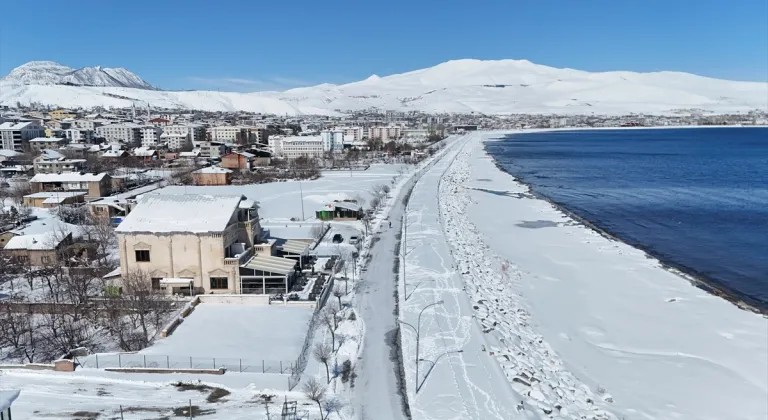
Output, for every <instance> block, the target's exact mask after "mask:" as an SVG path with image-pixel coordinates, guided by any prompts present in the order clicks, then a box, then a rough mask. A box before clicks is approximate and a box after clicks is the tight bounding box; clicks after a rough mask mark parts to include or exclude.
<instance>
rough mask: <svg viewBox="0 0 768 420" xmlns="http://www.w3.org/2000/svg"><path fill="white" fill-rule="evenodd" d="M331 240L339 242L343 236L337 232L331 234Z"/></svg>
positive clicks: (342, 240)
mask: <svg viewBox="0 0 768 420" xmlns="http://www.w3.org/2000/svg"><path fill="white" fill-rule="evenodd" d="M332 241H333V243H335V244H340V243H342V242H344V237H343V236H341V234H340V233H337V234H335V235H333V239H332Z"/></svg>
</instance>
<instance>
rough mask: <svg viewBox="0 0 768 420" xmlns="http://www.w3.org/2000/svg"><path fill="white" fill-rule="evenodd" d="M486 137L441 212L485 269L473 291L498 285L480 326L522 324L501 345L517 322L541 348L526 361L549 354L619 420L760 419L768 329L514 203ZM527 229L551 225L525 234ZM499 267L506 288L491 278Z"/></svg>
mask: <svg viewBox="0 0 768 420" xmlns="http://www.w3.org/2000/svg"><path fill="white" fill-rule="evenodd" d="M487 137H490V136H488V135H484V134H479V133H478V134H475V135H474V136H473V137H472V139H471V141H470V142H469V145H468V146H467V151H468V153H467V154H466V155H464V156H462V157H461V158H460V159H458V160H457V162H456V163H455V164H454V166H453V167H454V174H453V177H452V179H450V180H448V182H449V183H450V185H451V186H450V188H451V190H450V191H448V194H446V200H445V202H446V203H452V205H453V206H454V207H452V211H451V214H452V215H454V218H455V221H454V222H452V224H453V227H450V226H449V227H448V228H447V229H448V230H451V229H456V230H457V232H458V231H462V232H470V233H471V234H470V235H466V234H464V235H463V236H465V237H466V240H465V242H464V243H463V244H462V246H464V247H469V246H471V247H472V249H474V250H482V251H483V252H482V253H479V254H484V256H483V258H484V259H485V261H486V262H487V263H489V264H491V265H490V266H488V268H489V269H491V272H490V273H489V274H488V275H486V276H485V279H483V281H484V282H485V283H486V284H487V287H489V288H491V287H493V286H495V285H499V286H502V285H503V287H504V289H502V290H493V293H492V295H491V294H490V293H489V294H486V295H485V296H486V297H491V296H492V298H493V299H498V302H499V304H498V305H495V304H492V302H493V301H491V300H490V299H489V302H488V305H484V306H486V307H485V308H483V310H484V311H486V310H487V314H486V315H485V316H487V317H488V319H489V320H497V321H499V322H502V323H503V322H505V321H507V322H508V321H511V320H513V319H515V318H518V319H520V321H518V326H517V327H516V328H515V329H507V330H506V332H505V333H504V334H505V337H507V339H510V338H511V339H514V335H517V334H520V331H519V330H518V329H517V328H520V326H521V325H522V323H525V324H528V325H530V326H531V327H533V328H534V329H535V331H536V332H538V333H540V334H541V339H542V345H541V346H536V347H538V348H539V349H538V350H537V351H536V352H535V353H533V354H532V355H531V356H532V357H531V358H533V356H534V355H535V356H536V357H539V358H542V355H545V354H547V353H549V354H555V353H556V354H557V355H558V356H559V357H561V358H562V360H563V361H564V363H565V364H564V366H565V367H567V369H568V370H569V371H570V372H571V373H572V374H573V376H575V377H576V378H578V379H579V380H580V381H581V382H582V383H583V384H585V385H587V387H588V388H589V389H591V390H593V391H594V395H595V397H600V398H601V399H602V400H607V399H609V398H610V399H612V400H613V401H614V402H613V403H611V404H609V407H608V408H609V409H610V411H611V412H613V413H614V414H616V415H617V416H624V417H626V418H636V417H637V418H689V419H724V418H728V419H756V418H766V416H768V399H766V394H767V393H768V376H767V375H766V374H765V372H768V358H766V357H765V356H766V354H768V320H766V319H765V318H764V317H761V316H760V315H756V314H754V313H751V312H747V311H744V310H741V309H738V308H737V307H736V306H734V305H733V304H731V303H729V302H727V301H725V300H723V299H721V298H718V297H716V296H713V295H709V294H708V293H706V292H705V291H703V290H701V289H698V288H696V287H694V286H692V285H691V284H690V282H689V281H688V280H686V279H685V278H683V277H681V276H679V275H677V274H675V273H674V272H671V271H668V270H665V269H664V268H663V267H662V266H661V264H660V263H659V262H658V261H657V260H655V259H652V258H649V257H648V256H647V255H645V254H644V253H643V252H642V251H640V250H637V249H635V248H632V247H630V246H628V245H626V244H623V243H621V242H617V241H613V240H609V239H607V238H605V237H602V236H600V235H599V234H597V233H596V232H594V231H592V230H591V229H588V228H586V227H584V226H582V225H579V224H578V223H575V222H574V221H573V220H571V219H570V218H569V217H568V216H566V215H564V214H563V213H561V212H560V211H559V210H557V209H555V208H553V206H552V205H550V204H549V203H547V202H545V201H543V200H539V199H536V198H533V197H532V196H529V195H524V194H525V193H527V192H528V189H527V187H525V186H524V185H522V184H519V183H517V182H516V181H515V180H514V178H513V177H511V176H509V175H508V174H506V173H503V172H501V171H500V170H499V169H497V168H496V167H495V165H494V163H493V161H492V159H491V158H490V157H489V156H487V154H486V153H485V152H484V150H483V147H482V144H481V140H483V139H485V138H487ZM481 180H482V181H481ZM443 182H444V183H445V182H446V180H445V179H444V181H443ZM480 188H482V189H493V190H498V191H504V192H506V194H503V195H497V194H489V193H487V192H483V191H480V190H479V189H480ZM516 194H523V195H516ZM467 216H468V218H467ZM526 221H546V222H551V224H552V227H544V228H536V229H532V228H526V227H523V226H524V222H526ZM470 223H472V224H470ZM521 225H523V226H521ZM475 227H476V228H475ZM474 238H478V241H479V242H471V241H472V239H474ZM487 247H490V248H487ZM480 257H481V255H477V257H476V258H473V260H475V261H482V260H481V259H480ZM503 259H506V260H508V261H509V263H510V268H509V280H508V281H500V279H499V274H498V273H499V269H498V267H499V264H500V261H501V260H503ZM471 261H472V260H470V263H471ZM463 267H464V266H462V269H464V268H463ZM469 269H471V270H473V271H474V270H482V269H483V266H482V265H481V266H480V267H479V268H478V267H475V268H472V266H471V265H470V266H469ZM480 278H481V279H482V277H480ZM477 293H478V294H481V295H482V294H483V292H482V290H479V291H478V292H477ZM501 309H506V311H508V314H509V315H506V316H505V315H504V314H501V313H499V311H500V310H501ZM513 311H516V312H517V314H516V313H515V312H513ZM521 321H522V323H521ZM502 330H503V329H502V328H499V331H500V332H502ZM544 343H546V346H543V345H544ZM553 378H554V376H553ZM599 390H605V391H606V392H609V393H610V397H608V396H606V395H608V394H603V395H599V394H600V393H599V392H597V391H599ZM587 395H589V394H587ZM571 412H572V411H571ZM572 413H573V412H572Z"/></svg>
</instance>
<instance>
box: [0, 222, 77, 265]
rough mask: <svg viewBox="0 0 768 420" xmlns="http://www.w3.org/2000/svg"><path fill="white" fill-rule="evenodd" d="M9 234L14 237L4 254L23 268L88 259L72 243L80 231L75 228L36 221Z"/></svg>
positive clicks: (62, 224)
mask: <svg viewBox="0 0 768 420" xmlns="http://www.w3.org/2000/svg"><path fill="white" fill-rule="evenodd" d="M10 233H11V234H13V237H11V238H10V239H9V240H8V241H7V242H6V243H5V246H4V247H3V253H5V254H6V255H8V256H10V257H11V258H12V259H14V260H16V261H17V262H19V263H22V264H25V265H29V266H32V267H45V266H50V265H58V264H61V263H62V262H64V263H67V264H68V263H69V262H71V261H72V259H76V258H79V257H83V256H85V255H87V252H86V248H84V247H82V246H79V245H78V244H76V243H75V239H78V238H79V237H80V229H79V228H78V227H77V226H74V225H69V224H66V223H61V222H58V223H53V224H51V223H50V222H46V221H41V220H37V221H35V222H33V223H32V224H30V226H28V227H25V228H22V229H18V230H13V231H10Z"/></svg>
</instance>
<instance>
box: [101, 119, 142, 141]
mask: <svg viewBox="0 0 768 420" xmlns="http://www.w3.org/2000/svg"><path fill="white" fill-rule="evenodd" d="M142 127H143V126H141V125H138V124H134V123H123V124H109V125H103V126H101V127H96V135H97V136H98V137H103V138H105V139H107V141H108V142H123V143H127V144H140V143H141V129H142Z"/></svg>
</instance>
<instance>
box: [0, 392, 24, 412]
mask: <svg viewBox="0 0 768 420" xmlns="http://www.w3.org/2000/svg"><path fill="white" fill-rule="evenodd" d="M19 392H20V391H19V390H5V391H3V390H0V413H2V412H3V411H5V410H7V409H8V407H10V406H11V404H13V402H14V401H16V398H18V397H19Z"/></svg>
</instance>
